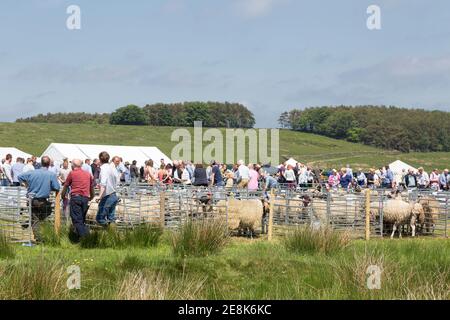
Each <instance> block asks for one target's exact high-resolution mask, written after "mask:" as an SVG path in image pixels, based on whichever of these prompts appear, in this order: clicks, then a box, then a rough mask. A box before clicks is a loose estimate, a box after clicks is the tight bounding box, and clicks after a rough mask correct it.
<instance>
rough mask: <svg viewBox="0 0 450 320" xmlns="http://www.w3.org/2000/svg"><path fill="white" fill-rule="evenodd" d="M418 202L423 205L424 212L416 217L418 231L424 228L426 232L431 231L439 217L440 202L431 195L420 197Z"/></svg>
mask: <svg viewBox="0 0 450 320" xmlns="http://www.w3.org/2000/svg"><path fill="white" fill-rule="evenodd" d="M419 203H420V204H421V205H422V207H423V211H424V213H423V214H421V215H420V216H419V217H418V220H419V224H420V231H421V232H423V231H424V229H425V232H426V233H433V232H434V229H435V227H436V222H437V220H438V219H439V214H440V203H439V201H438V200H436V199H435V198H433V197H422V198H420V199H419Z"/></svg>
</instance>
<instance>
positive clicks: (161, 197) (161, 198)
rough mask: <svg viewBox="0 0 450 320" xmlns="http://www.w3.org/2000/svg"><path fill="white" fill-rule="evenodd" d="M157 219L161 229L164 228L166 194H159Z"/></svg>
mask: <svg viewBox="0 0 450 320" xmlns="http://www.w3.org/2000/svg"><path fill="white" fill-rule="evenodd" d="M159 207H160V210H159V219H160V224H161V227H162V228H163V229H164V227H165V221H166V193H165V192H164V191H162V192H161V193H160V194H159Z"/></svg>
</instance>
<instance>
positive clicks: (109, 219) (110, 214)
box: [96, 151, 119, 226]
mask: <svg viewBox="0 0 450 320" xmlns="http://www.w3.org/2000/svg"><path fill="white" fill-rule="evenodd" d="M99 158H100V163H101V164H102V165H101V167H100V194H99V196H98V198H97V200H96V201H97V202H98V203H99V204H98V212H97V216H96V221H97V223H98V224H99V225H101V226H107V225H108V224H111V223H115V222H116V217H115V215H116V206H117V203H118V202H119V199H118V197H117V185H118V184H119V175H118V172H117V167H116V163H114V162H112V163H111V164H110V163H109V159H110V155H109V154H108V153H107V152H106V151H103V152H101V153H100V154H99Z"/></svg>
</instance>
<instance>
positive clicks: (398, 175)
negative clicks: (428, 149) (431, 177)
mask: <svg viewBox="0 0 450 320" xmlns="http://www.w3.org/2000/svg"><path fill="white" fill-rule="evenodd" d="M389 168H390V169H391V170H392V173H393V174H394V179H395V181H396V182H397V184H398V183H400V182H401V181H402V176H403V170H405V171H406V172H407V171H408V170H409V169H411V170H413V171H414V172H417V169H416V168H414V167H412V166H410V165H409V164H407V163H405V162H403V161H401V160H397V161H394V162H392V163H391V164H390V165H389Z"/></svg>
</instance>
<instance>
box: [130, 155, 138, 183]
mask: <svg viewBox="0 0 450 320" xmlns="http://www.w3.org/2000/svg"><path fill="white" fill-rule="evenodd" d="M130 177H131V182H133V183H136V182H137V181H138V180H139V169H138V167H137V161H136V160H133V162H132V163H131V166H130Z"/></svg>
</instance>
